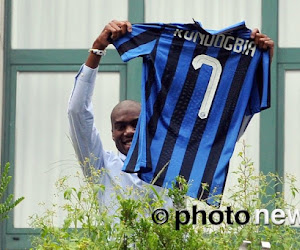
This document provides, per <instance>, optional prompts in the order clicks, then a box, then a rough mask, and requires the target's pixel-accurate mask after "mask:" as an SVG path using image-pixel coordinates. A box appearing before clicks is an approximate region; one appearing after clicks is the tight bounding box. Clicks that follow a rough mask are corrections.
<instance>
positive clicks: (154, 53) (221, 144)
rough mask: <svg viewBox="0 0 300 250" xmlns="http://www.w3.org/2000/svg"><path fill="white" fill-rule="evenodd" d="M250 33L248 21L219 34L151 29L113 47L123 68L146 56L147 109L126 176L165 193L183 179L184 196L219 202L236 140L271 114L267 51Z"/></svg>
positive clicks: (196, 26)
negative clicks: (260, 116)
mask: <svg viewBox="0 0 300 250" xmlns="http://www.w3.org/2000/svg"><path fill="white" fill-rule="evenodd" d="M250 34H251V30H249V29H248V28H246V26H245V23H244V22H241V23H237V24H235V25H232V26H230V27H227V28H225V29H222V30H218V31H216V30H205V29H204V28H203V27H202V26H201V24H200V23H199V22H195V23H190V24H178V23H173V24H162V23H152V24H135V25H133V30H132V32H131V33H127V35H125V36H124V37H122V38H120V39H119V40H117V41H115V42H114V45H115V47H116V48H117V50H118V52H119V54H120V55H121V58H122V60H123V61H128V60H130V59H132V58H135V57H138V56H141V57H143V75H142V90H141V93H142V94H141V103H142V109H141V114H140V118H139V121H138V125H137V128H136V132H135V135H134V138H133V142H132V145H131V148H130V150H129V152H128V156H127V159H126V161H125V163H124V167H123V170H124V171H126V172H138V173H139V176H140V178H141V179H143V180H144V181H146V182H148V183H151V182H152V181H153V180H155V183H154V184H155V185H158V186H164V187H167V188H171V184H172V182H173V181H175V178H176V177H177V176H178V175H181V176H183V177H184V178H185V179H186V180H187V181H188V182H189V184H190V188H189V191H188V193H187V195H189V196H191V197H194V198H199V199H206V201H207V202H208V203H209V204H213V203H214V204H216V202H217V203H218V201H215V200H214V196H215V195H219V194H222V193H223V188H224V185H225V181H226V176H227V172H228V166H229V160H230V158H231V156H232V153H233V151H234V146H235V143H236V141H237V140H238V138H239V136H240V135H241V134H242V133H243V132H244V130H245V129H246V127H247V125H248V123H249V121H250V119H251V117H252V116H253V115H254V114H255V113H257V112H260V111H261V110H263V109H266V108H269V107H270V95H269V92H270V83H269V61H270V59H269V52H268V51H266V50H261V49H259V48H258V47H256V45H255V43H254V41H253V40H251V39H250ZM202 183H206V185H207V186H208V188H205V190H202Z"/></svg>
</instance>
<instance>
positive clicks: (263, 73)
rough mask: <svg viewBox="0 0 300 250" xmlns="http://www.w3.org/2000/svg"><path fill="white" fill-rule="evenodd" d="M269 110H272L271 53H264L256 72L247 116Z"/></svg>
mask: <svg viewBox="0 0 300 250" xmlns="http://www.w3.org/2000/svg"><path fill="white" fill-rule="evenodd" d="M267 108H270V56H269V51H264V52H262V55H261V60H260V61H259V63H258V66H257V69H256V72H255V76H254V82H253V86H252V89H251V96H250V100H249V104H248V112H247V113H248V114H247V115H253V114H255V113H258V112H260V111H262V110H264V109H267Z"/></svg>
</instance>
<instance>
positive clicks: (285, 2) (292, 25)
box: [278, 0, 300, 47]
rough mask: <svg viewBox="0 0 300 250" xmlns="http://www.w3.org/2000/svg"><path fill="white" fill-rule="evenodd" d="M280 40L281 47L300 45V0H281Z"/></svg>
mask: <svg viewBox="0 0 300 250" xmlns="http://www.w3.org/2000/svg"><path fill="white" fill-rule="evenodd" d="M278 9H279V41H278V45H279V46H280V47H300V34H299V32H298V30H299V22H300V15H299V9H300V1H298V0H279V8H278Z"/></svg>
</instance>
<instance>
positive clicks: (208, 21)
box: [145, 0, 261, 29]
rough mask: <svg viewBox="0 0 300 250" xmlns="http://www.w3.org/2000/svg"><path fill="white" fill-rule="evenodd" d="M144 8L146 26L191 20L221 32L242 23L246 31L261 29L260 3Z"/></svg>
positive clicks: (203, 0)
mask: <svg viewBox="0 0 300 250" xmlns="http://www.w3.org/2000/svg"><path fill="white" fill-rule="evenodd" d="M145 6H146V7H145V15H146V21H147V22H167V23H169V22H177V23H178V22H187V23H189V22H192V21H193V19H192V18H194V19H195V20H197V21H200V22H201V23H202V25H203V27H204V28H210V29H220V28H224V27H226V26H228V25H231V24H234V23H237V22H240V21H242V20H245V21H246V25H247V26H248V27H249V28H256V27H257V28H260V27H261V0H253V1H251V4H249V1H248V0H227V1H207V0H190V1H188V2H187V1H181V0H164V1H160V0H145ZM170 6H171V7H170ZM174 6H176V7H174Z"/></svg>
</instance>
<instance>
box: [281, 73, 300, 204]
mask: <svg viewBox="0 0 300 250" xmlns="http://www.w3.org/2000/svg"><path fill="white" fill-rule="evenodd" d="M299 107H300V71H299V70H297V71H286V73H285V107H284V170H285V174H293V175H295V176H296V178H297V187H298V188H299V187H300V169H299V166H300V154H299V152H300V133H299V130H300V112H299ZM285 188H286V190H287V191H286V197H287V201H289V202H291V201H293V204H298V206H297V207H298V208H300V207H299V201H300V200H299V198H298V199H293V198H292V197H291V192H289V189H288V186H287V184H286V186H285ZM298 197H299V196H298Z"/></svg>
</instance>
